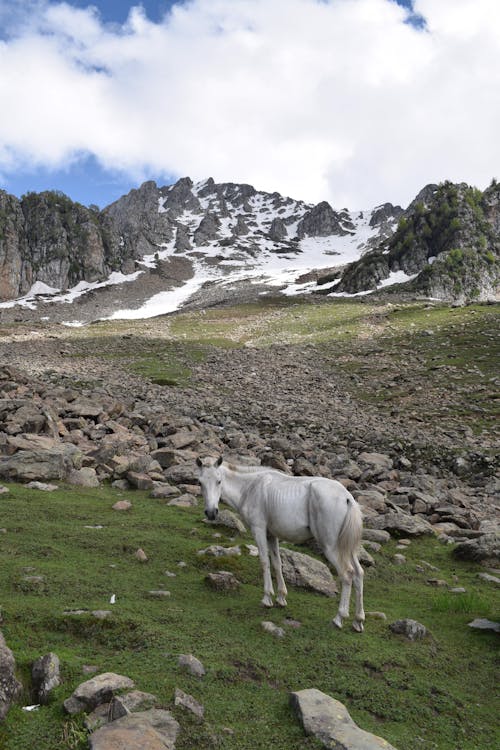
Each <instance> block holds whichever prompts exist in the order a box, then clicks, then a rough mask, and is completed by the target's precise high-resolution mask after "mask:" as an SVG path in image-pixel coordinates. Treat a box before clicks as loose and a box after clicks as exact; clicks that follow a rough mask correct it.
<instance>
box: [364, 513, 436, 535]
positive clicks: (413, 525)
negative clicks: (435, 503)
mask: <svg viewBox="0 0 500 750" xmlns="http://www.w3.org/2000/svg"><path fill="white" fill-rule="evenodd" d="M365 524H366V525H367V526H369V528H371V529H383V530H385V531H392V532H395V533H402V534H405V535H408V536H423V535H424V534H428V535H433V534H434V531H433V528H432V526H431V524H430V523H429V522H428V521H425V520H424V519H423V518H420V517H419V516H410V515H408V514H407V513H403V512H402V511H401V512H399V513H398V512H396V511H389V512H388V513H383V514H382V515H380V516H370V517H369V518H367V519H365Z"/></svg>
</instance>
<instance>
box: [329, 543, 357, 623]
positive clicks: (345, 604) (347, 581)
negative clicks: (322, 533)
mask: <svg viewBox="0 0 500 750" xmlns="http://www.w3.org/2000/svg"><path fill="white" fill-rule="evenodd" d="M324 554H325V557H326V559H327V560H328V561H329V562H330V563H331V564H332V565H333V566H334V567H335V569H336V571H337V573H338V575H339V578H340V581H341V583H342V588H341V592H340V602H339V608H338V611H337V614H336V615H335V617H334V618H333V620H332V623H333V625H335V626H336V627H337V628H341V627H342V621H343V620H345V618H346V617H349V601H350V599H351V588H352V583H353V572H354V571H353V568H352V567H349V568H348V569H347V570H342V566H341V565H340V562H339V559H338V556H337V554H336V552H335V551H334V550H332V549H331V547H330V548H328V547H327V548H326V549H325V551H324Z"/></svg>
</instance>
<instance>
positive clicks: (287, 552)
mask: <svg viewBox="0 0 500 750" xmlns="http://www.w3.org/2000/svg"><path fill="white" fill-rule="evenodd" d="M280 555H281V563H282V566H283V577H284V579H285V581H286V582H287V583H290V584H292V586H300V587H302V588H305V589H309V590H310V591H317V592H318V593H320V594H325V596H335V594H337V593H338V589H337V584H336V582H335V579H334V577H333V575H332V573H331V571H330V569H329V568H328V567H327V565H325V563H323V562H321V560H316V559H315V558H314V557H311V556H310V555H305V554H304V553H303V552H295V551H294V550H291V549H286V547H281V548H280Z"/></svg>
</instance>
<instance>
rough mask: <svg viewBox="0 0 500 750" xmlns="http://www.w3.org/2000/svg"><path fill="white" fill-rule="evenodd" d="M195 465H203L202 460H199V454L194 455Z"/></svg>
mask: <svg viewBox="0 0 500 750" xmlns="http://www.w3.org/2000/svg"><path fill="white" fill-rule="evenodd" d="M196 465H197V466H199V467H200V469H201V467H202V466H203V461H202V460H201V458H200V457H199V456H197V457H196Z"/></svg>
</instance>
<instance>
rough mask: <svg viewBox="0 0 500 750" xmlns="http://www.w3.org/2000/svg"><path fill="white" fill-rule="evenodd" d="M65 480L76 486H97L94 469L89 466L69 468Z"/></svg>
mask: <svg viewBox="0 0 500 750" xmlns="http://www.w3.org/2000/svg"><path fill="white" fill-rule="evenodd" d="M66 481H67V482H69V484H75V485H77V486H78V487H99V479H98V478H97V474H96V470H95V469H93V468H91V467H90V466H84V467H83V468H82V469H71V470H70V471H69V472H68V476H67V478H66Z"/></svg>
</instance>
